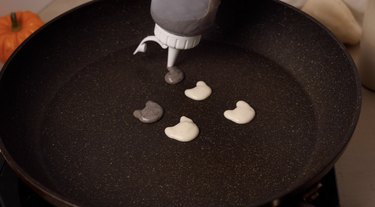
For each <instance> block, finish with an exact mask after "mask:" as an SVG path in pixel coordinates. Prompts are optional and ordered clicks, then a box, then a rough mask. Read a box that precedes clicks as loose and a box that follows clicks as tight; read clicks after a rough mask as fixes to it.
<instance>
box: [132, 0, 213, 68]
mask: <svg viewBox="0 0 375 207" xmlns="http://www.w3.org/2000/svg"><path fill="white" fill-rule="evenodd" d="M219 5H220V0H152V1H151V16H152V18H153V20H154V21H155V28H154V36H148V37H146V38H144V39H143V40H142V41H141V43H140V44H139V46H138V47H137V49H136V50H135V51H134V53H133V54H134V55H135V54H137V53H138V52H146V50H147V45H146V42H148V41H153V42H156V43H158V44H159V45H160V46H161V47H162V48H163V49H167V48H168V62H167V67H168V68H169V67H172V66H174V64H175V61H176V59H177V56H178V53H179V51H180V50H187V49H191V48H194V47H195V46H197V45H198V44H199V42H200V40H201V37H202V34H203V33H204V32H205V31H207V30H208V29H209V28H210V27H211V26H213V24H214V21H215V17H216V12H217V10H218V7H219Z"/></svg>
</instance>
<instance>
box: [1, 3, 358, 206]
mask: <svg viewBox="0 0 375 207" xmlns="http://www.w3.org/2000/svg"><path fill="white" fill-rule="evenodd" d="M149 5H150V2H149V1H136V0H126V1H120V0H107V1H95V2H92V3H89V4H86V5H84V6H81V7H79V8H78V9H75V10H74V11H71V12H69V13H67V14H64V15H62V16H60V17H58V18H56V19H55V20H53V21H52V22H51V23H48V24H47V25H46V26H45V27H43V28H42V29H41V30H39V31H38V32H36V33H35V34H34V35H33V36H32V37H31V38H29V39H28V40H27V41H26V42H25V43H24V44H23V45H22V46H21V47H20V48H19V49H18V50H17V51H16V53H15V54H14V55H13V56H12V57H11V59H10V60H9V61H8V62H7V63H6V65H5V69H4V71H3V73H2V78H1V83H0V96H1V107H0V117H1V125H0V126H1V152H2V154H3V155H4V157H5V159H6V160H7V162H8V163H9V165H10V166H11V167H12V168H13V170H14V171H15V172H17V173H18V175H19V176H20V177H22V178H23V179H24V180H26V181H27V183H29V184H30V185H31V186H32V187H34V189H35V191H37V192H39V193H40V194H41V195H43V197H44V198H46V199H47V200H48V201H50V202H51V203H53V204H55V205H59V206H260V205H267V204H268V203H269V202H271V201H272V200H274V199H281V201H282V199H283V198H284V197H285V196H287V195H293V194H295V193H298V192H299V190H301V189H305V188H307V187H308V186H311V185H312V184H314V183H315V182H317V181H318V180H319V178H321V177H322V176H323V175H324V174H325V173H326V172H327V171H328V170H330V169H331V168H332V166H333V164H334V162H335V161H336V160H337V159H338V157H339V155H340V154H341V153H342V151H343V150H344V148H345V146H346V144H347V143H348V141H349V140H350V137H351V135H352V133H353V130H354V128H355V125H356V123H357V120H358V115H359V108H360V100H361V99H360V98H361V97H360V85H359V81H358V76H357V73H356V70H355V66H354V64H353V62H352V60H351V59H350V57H349V56H348V54H347V53H346V52H345V49H344V47H343V45H341V44H340V43H338V42H337V41H336V40H335V38H333V36H332V35H331V34H330V33H329V32H328V31H327V30H325V29H324V28H323V27H322V26H321V25H319V24H318V23H317V22H315V21H314V20H312V19H311V18H309V17H308V16H306V15H305V14H303V13H301V12H298V11H296V10H294V9H292V8H290V7H288V6H286V5H284V4H282V3H279V2H277V1H245V0H242V1H229V0H228V1H223V2H222V5H221V7H220V9H219V11H218V17H217V24H216V25H215V27H214V28H213V29H212V30H211V31H210V32H209V33H208V34H206V35H205V36H204V39H203V40H202V42H201V44H200V45H199V46H198V47H196V48H194V49H192V50H189V51H184V52H183V53H182V54H181V56H180V57H179V59H178V62H177V65H178V67H179V68H180V69H182V70H183V71H184V72H185V75H186V78H185V80H184V81H183V82H182V83H180V84H177V85H168V84H166V83H165V82H164V78H163V77H164V74H165V73H166V69H165V63H166V51H163V50H162V49H160V48H159V47H158V46H157V45H150V47H149V49H148V51H147V53H145V54H139V55H136V56H133V55H132V52H133V51H134V49H135V48H136V46H137V44H138V43H139V42H140V40H141V39H142V38H143V37H145V36H146V35H149V34H152V32H153V26H154V23H153V21H152V19H151V17H150V14H149ZM199 80H203V81H205V82H206V83H207V84H208V85H209V86H211V88H212V90H213V94H212V95H211V96H210V97H209V98H208V99H207V100H204V101H202V102H196V101H193V100H190V99H188V98H186V97H185V96H184V93H183V92H184V90H185V89H187V88H191V87H193V86H194V85H195V83H196V82H197V81H199ZM147 100H153V101H155V102H157V103H159V104H160V105H161V106H163V107H164V109H165V114H164V116H163V118H162V119H161V120H160V121H158V122H157V123H154V124H142V123H140V122H139V121H138V120H137V119H135V118H134V117H133V116H132V112H133V110H135V109H139V108H142V107H143V106H144V104H145V102H146V101H147ZM238 100H245V101H247V102H249V103H250V104H251V105H252V106H253V107H254V109H255V111H256V117H255V119H254V120H253V121H252V122H251V123H249V124H246V125H237V124H235V123H232V122H230V121H228V120H226V119H225V118H224V116H223V112H224V111H225V110H227V109H231V108H234V106H235V103H236V101H238ZM182 115H184V116H187V117H189V118H191V119H193V120H194V122H195V123H196V124H197V125H198V126H199V127H200V134H199V137H198V138H197V139H195V140H194V141H192V142H188V143H180V142H177V141H175V140H172V139H169V138H167V137H166V136H165V134H164V128H165V127H168V126H172V125H174V124H176V123H178V120H179V117H180V116H182Z"/></svg>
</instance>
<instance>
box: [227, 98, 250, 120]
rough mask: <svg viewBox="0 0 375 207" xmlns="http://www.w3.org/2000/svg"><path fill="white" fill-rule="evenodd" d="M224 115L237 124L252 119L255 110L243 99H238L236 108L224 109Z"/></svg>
mask: <svg viewBox="0 0 375 207" xmlns="http://www.w3.org/2000/svg"><path fill="white" fill-rule="evenodd" d="M224 116H225V118H227V119H229V120H231V121H233V122H235V123H237V124H246V123H249V122H250V121H251V120H253V119H254V116H255V110H254V109H253V108H252V107H251V106H250V105H249V104H248V103H246V102H245V101H238V102H237V103H236V108H235V109H233V110H227V111H225V112H224Z"/></svg>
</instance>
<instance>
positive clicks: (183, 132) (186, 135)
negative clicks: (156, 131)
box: [164, 116, 199, 142]
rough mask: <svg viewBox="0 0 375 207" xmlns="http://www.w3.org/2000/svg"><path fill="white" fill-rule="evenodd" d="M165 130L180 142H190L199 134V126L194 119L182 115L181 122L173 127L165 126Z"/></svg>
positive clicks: (170, 136)
mask: <svg viewBox="0 0 375 207" xmlns="http://www.w3.org/2000/svg"><path fill="white" fill-rule="evenodd" d="M164 132H165V134H166V135H167V136H168V137H169V138H171V139H175V140H177V141H180V142H189V141H191V140H193V139H195V138H196V137H197V136H198V134H199V128H198V126H197V125H196V124H195V123H194V122H193V120H191V119H189V118H187V117H185V116H182V117H181V118H180V123H178V124H176V125H175V126H173V127H167V128H165V130H164Z"/></svg>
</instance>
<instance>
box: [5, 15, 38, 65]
mask: <svg viewBox="0 0 375 207" xmlns="http://www.w3.org/2000/svg"><path fill="white" fill-rule="evenodd" d="M42 25H43V22H42V20H41V19H40V18H39V17H38V15H36V14H34V13H32V12H30V11H25V12H17V13H15V12H12V13H11V14H10V15H8V16H4V17H1V18H0V61H1V62H5V61H6V60H7V59H8V58H9V56H10V55H11V54H12V53H13V52H14V50H15V49H16V48H17V47H18V46H19V45H20V44H21V43H22V42H23V41H24V40H25V39H26V38H27V37H29V36H30V35H31V34H32V33H33V32H35V31H36V30H37V29H38V28H39V27H41V26H42Z"/></svg>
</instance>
